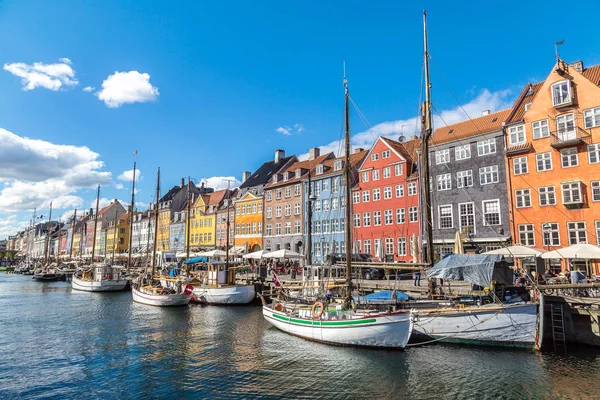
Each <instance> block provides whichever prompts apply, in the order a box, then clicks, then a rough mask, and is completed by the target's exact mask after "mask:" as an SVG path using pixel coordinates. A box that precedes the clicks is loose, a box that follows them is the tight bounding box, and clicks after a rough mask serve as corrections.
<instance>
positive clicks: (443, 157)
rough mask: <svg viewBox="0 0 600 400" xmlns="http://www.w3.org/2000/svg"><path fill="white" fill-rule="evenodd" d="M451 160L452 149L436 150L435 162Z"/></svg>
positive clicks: (441, 162)
mask: <svg viewBox="0 0 600 400" xmlns="http://www.w3.org/2000/svg"><path fill="white" fill-rule="evenodd" d="M447 162H450V149H444V150H438V151H436V152H435V163H436V164H446V163H447Z"/></svg>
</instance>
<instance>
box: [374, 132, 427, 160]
mask: <svg viewBox="0 0 600 400" xmlns="http://www.w3.org/2000/svg"><path fill="white" fill-rule="evenodd" d="M380 138H381V140H382V141H383V142H384V143H385V144H387V145H388V146H389V147H391V148H392V149H394V150H395V151H396V152H397V153H399V154H400V155H401V156H402V157H404V158H405V159H406V160H407V161H411V162H417V160H418V158H419V155H418V153H417V150H418V149H419V147H420V146H421V139H419V138H414V139H411V140H409V141H406V142H397V141H395V140H392V139H388V138H385V137H383V136H380Z"/></svg>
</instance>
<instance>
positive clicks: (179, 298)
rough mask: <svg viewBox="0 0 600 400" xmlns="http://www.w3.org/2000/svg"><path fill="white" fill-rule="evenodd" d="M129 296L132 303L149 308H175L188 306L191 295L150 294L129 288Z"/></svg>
mask: <svg viewBox="0 0 600 400" xmlns="http://www.w3.org/2000/svg"><path fill="white" fill-rule="evenodd" d="M131 294H132V295H133V301H135V302H136V303H141V304H146V305H149V306H157V307H175V306H185V305H188V304H189V302H190V300H191V299H192V294H191V293H189V294H185V293H182V294H167V295H159V294H150V293H146V292H142V291H139V290H137V289H136V288H134V287H132V288H131Z"/></svg>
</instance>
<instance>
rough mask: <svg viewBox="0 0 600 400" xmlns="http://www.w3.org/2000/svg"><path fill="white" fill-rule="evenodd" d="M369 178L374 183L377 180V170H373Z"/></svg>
mask: <svg viewBox="0 0 600 400" xmlns="http://www.w3.org/2000/svg"><path fill="white" fill-rule="evenodd" d="M371 178H373V180H374V181H378V180H379V170H378V169H374V170H373V171H371Z"/></svg>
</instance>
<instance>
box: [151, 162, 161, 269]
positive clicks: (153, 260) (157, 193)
mask: <svg viewBox="0 0 600 400" xmlns="http://www.w3.org/2000/svg"><path fill="white" fill-rule="evenodd" d="M159 196H160V167H158V178H157V180H156V204H155V205H154V246H153V248H152V275H150V277H151V278H150V279H152V278H153V277H154V268H155V267H156V242H157V236H158V200H159Z"/></svg>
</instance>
